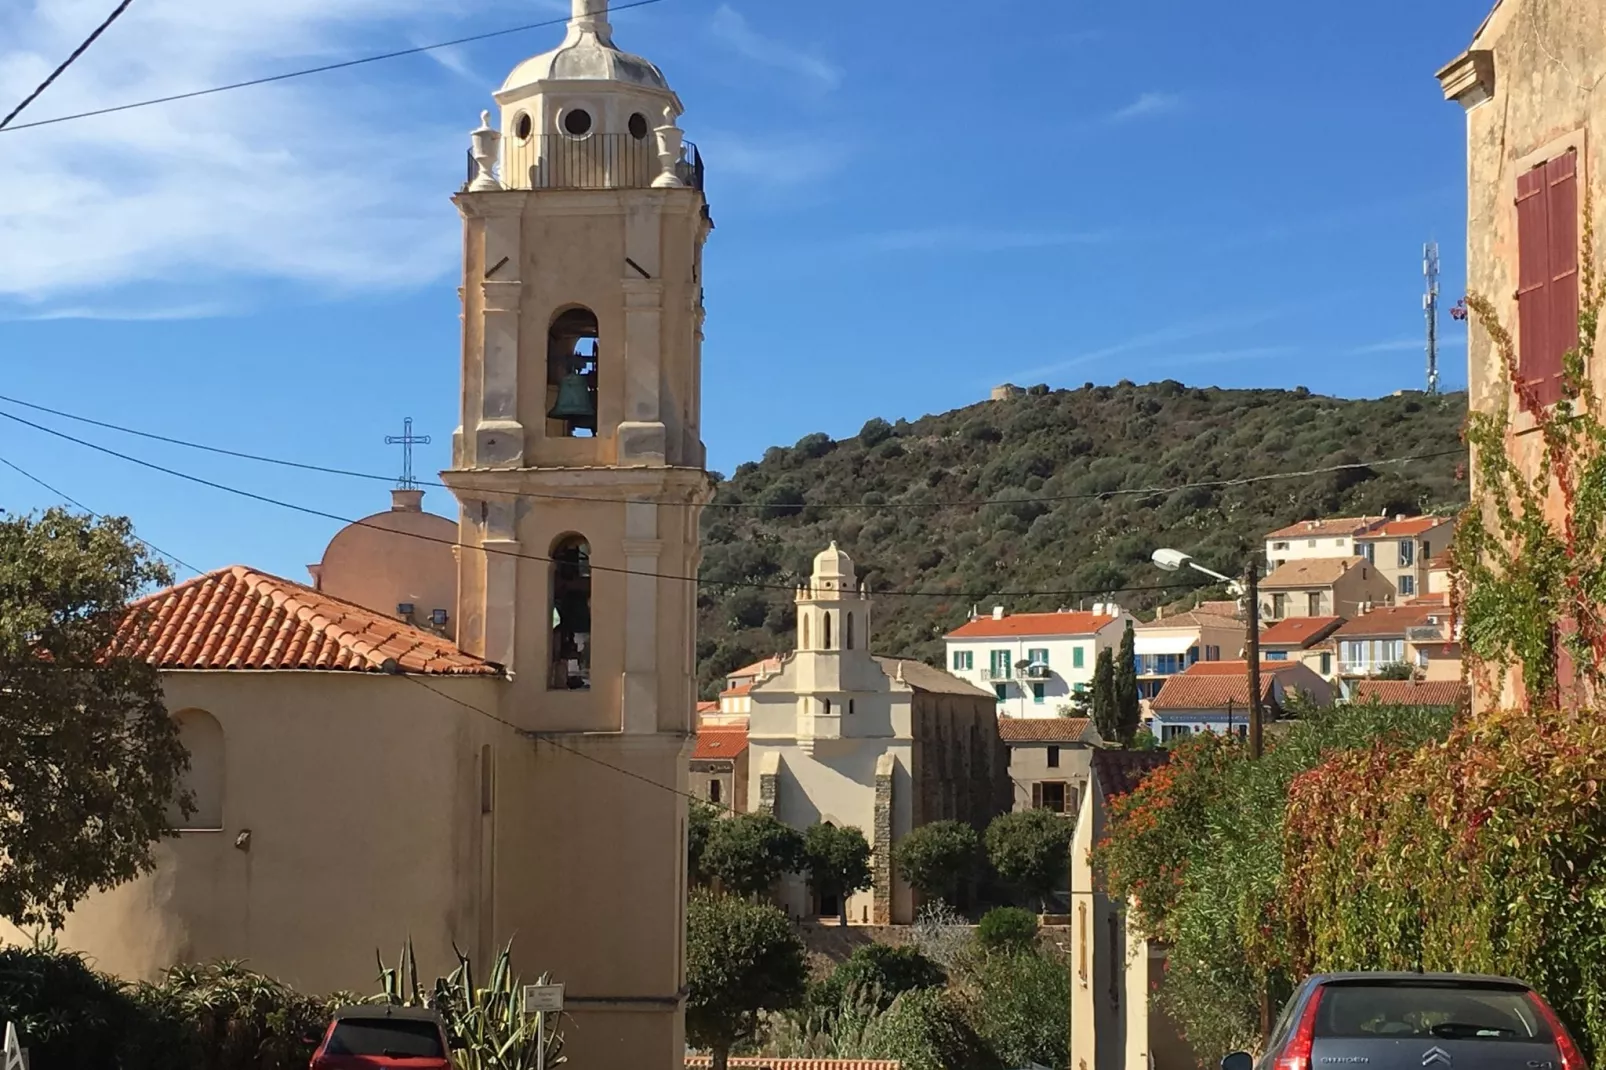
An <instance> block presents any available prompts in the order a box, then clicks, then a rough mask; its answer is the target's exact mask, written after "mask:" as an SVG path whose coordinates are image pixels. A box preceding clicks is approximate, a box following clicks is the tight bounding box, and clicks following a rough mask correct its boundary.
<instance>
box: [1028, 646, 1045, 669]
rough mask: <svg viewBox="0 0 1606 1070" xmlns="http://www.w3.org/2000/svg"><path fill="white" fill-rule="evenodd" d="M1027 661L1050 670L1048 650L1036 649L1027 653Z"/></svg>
mask: <svg viewBox="0 0 1606 1070" xmlns="http://www.w3.org/2000/svg"><path fill="white" fill-rule="evenodd" d="M1026 660H1027V662H1028V663H1030V664H1032V665H1041V666H1042V667H1043V668H1045V669H1046V668H1048V648H1047V647H1034V648H1032V649H1030V650H1028V651H1026Z"/></svg>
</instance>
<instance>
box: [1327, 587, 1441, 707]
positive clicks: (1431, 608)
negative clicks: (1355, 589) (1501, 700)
mask: <svg viewBox="0 0 1606 1070" xmlns="http://www.w3.org/2000/svg"><path fill="white" fill-rule="evenodd" d="M1333 641H1334V642H1335V643H1336V644H1337V645H1338V675H1339V677H1340V679H1341V681H1342V686H1343V687H1344V689H1345V691H1346V692H1347V691H1348V690H1349V687H1350V684H1351V683H1352V682H1353V681H1355V680H1358V679H1365V678H1367V677H1372V676H1376V675H1378V674H1379V673H1381V672H1383V671H1384V670H1386V669H1389V668H1391V667H1393V668H1402V667H1404V668H1408V669H1410V671H1412V672H1414V673H1416V674H1418V675H1420V676H1421V677H1422V678H1423V679H1424V680H1456V681H1459V680H1460V679H1461V646H1460V642H1459V638H1458V636H1457V634H1456V632H1455V630H1454V628H1453V626H1452V623H1451V620H1450V612H1449V610H1448V609H1447V608H1446V607H1445V606H1443V605H1439V604H1435V603H1419V604H1416V605H1409V606H1386V607H1383V608H1381V609H1374V610H1372V611H1371V612H1370V613H1363V614H1361V615H1360V616H1358V617H1355V618H1353V619H1351V620H1347V621H1345V622H1344V623H1343V624H1342V625H1340V626H1339V627H1338V628H1337V629H1336V630H1335V631H1334V632H1333Z"/></svg>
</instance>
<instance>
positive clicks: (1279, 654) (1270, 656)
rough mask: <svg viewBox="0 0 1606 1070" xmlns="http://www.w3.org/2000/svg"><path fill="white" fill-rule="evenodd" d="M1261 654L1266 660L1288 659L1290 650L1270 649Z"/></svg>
mask: <svg viewBox="0 0 1606 1070" xmlns="http://www.w3.org/2000/svg"><path fill="white" fill-rule="evenodd" d="M1260 656H1261V658H1262V659H1264V660H1266V661H1287V660H1288V651H1286V650H1268V651H1266V652H1265V653H1263V654H1261V655H1260Z"/></svg>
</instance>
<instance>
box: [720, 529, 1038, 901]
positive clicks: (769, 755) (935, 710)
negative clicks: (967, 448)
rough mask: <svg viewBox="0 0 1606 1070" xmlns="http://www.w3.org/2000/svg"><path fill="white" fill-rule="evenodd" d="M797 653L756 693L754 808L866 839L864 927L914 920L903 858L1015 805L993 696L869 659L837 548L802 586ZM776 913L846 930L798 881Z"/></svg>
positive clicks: (858, 897)
mask: <svg viewBox="0 0 1606 1070" xmlns="http://www.w3.org/2000/svg"><path fill="white" fill-rule="evenodd" d="M796 601H797V634H796V649H795V650H794V651H793V652H791V653H789V654H786V655H784V656H783V657H782V658H781V662H780V667H779V669H778V670H777V671H776V672H774V673H773V674H770V675H767V676H764V677H763V678H762V679H760V680H758V682H756V683H754V684H752V685H751V688H750V691H749V693H748V697H749V698H750V700H751V703H752V714H751V718H750V720H749V725H748V734H747V741H748V752H749V754H748V763H749V778H748V797H747V809H748V810H749V811H753V812H763V813H770V814H774V815H775V817H776V818H778V819H779V820H781V821H783V822H785V823H786V824H788V825H790V826H792V827H793V828H796V829H799V830H802V829H806V828H808V827H809V826H811V825H813V824H815V823H816V822H828V823H830V824H833V825H837V826H840V827H847V826H852V827H854V828H858V829H860V830H861V831H862V832H863V833H864V837H865V839H866V840H868V841H869V843H870V848H871V851H872V868H873V870H874V883H873V886H872V887H871V888H870V890H869V891H866V892H859V893H856V894H854V895H852V896H850V897H849V898H848V902H847V904H846V913H847V916H848V917H849V919H850V920H851V921H853V922H855V923H874V924H878V925H886V924H906V923H908V922H911V921H913V920H914V917H915V909H916V906H917V902H916V897H915V893H914V890H913V889H911V888H910V887H909V885H908V883H907V882H905V881H903V880H902V879H900V878H899V876H898V874H897V871H896V867H895V866H894V864H893V860H892V849H893V846H894V845H895V844H896V843H897V842H898V841H899V840H901V839H902V838H903V837H904V836H907V835H908V834H909V832H910V831H911V830H912V829H915V828H918V827H920V826H921V825H924V824H927V823H928V822H932V821H943V820H955V821H963V822H965V823H967V824H970V825H973V826H974V827H975V828H976V829H977V830H978V831H980V830H982V829H984V828H985V827H986V826H987V823H988V822H989V821H991V820H992V819H993V817H995V816H996V815H998V814H1000V813H1003V812H1005V811H1007V810H1008V809H1009V806H1010V787H1009V770H1008V763H1009V755H1008V753H1007V751H1006V750H1005V747H1004V743H1003V741H1002V740H1001V739H1000V738H999V731H998V715H997V712H996V710H995V706H996V698H995V696H994V694H993V692H992V691H990V690H985V689H983V688H980V687H977V686H976V685H975V684H972V683H968V682H966V681H964V680H961V679H960V678H959V677H957V676H954V675H952V674H950V673H946V672H944V671H942V670H941V669H934V668H932V667H931V666H930V665H927V664H925V663H924V662H920V661H910V660H905V659H901V658H885V657H877V656H875V655H873V654H872V653H871V652H870V644H871V636H872V632H871V618H870V611H871V605H872V602H871V598H870V595H869V593H868V592H867V591H866V590H865V588H864V587H862V586H861V585H859V583H858V581H857V577H856V575H855V571H854V565H853V560H852V558H850V557H849V556H848V555H847V554H845V553H843V552H842V551H841V550H839V549H837V547H836V544H835V543H832V544H831V546H830V547H829V548H828V549H826V550H824V551H823V552H821V553H820V554H819V555H818V556H817V557H815V559H814V569H813V573H812V575H811V576H810V577H809V580H808V582H807V583H806V584H804V585H803V586H801V587H799V588H798V590H797V595H796ZM778 900H779V902H780V903H781V904H782V905H783V906H784V907H785V908H786V909H787V911H788V912H789V913H791V914H793V915H794V916H798V917H828V918H829V917H836V916H837V915H838V913H839V909H840V907H841V905H840V904H838V903H837V902H836V901H835V900H834V899H830V898H821V897H819V896H816V895H815V894H814V893H813V892H812V891H811V890H810V889H809V887H808V886H807V884H806V883H805V882H804V881H803V879H802V878H801V877H797V876H788V877H787V878H785V879H784V880H783V881H782V883H781V887H780V888H779V890H778Z"/></svg>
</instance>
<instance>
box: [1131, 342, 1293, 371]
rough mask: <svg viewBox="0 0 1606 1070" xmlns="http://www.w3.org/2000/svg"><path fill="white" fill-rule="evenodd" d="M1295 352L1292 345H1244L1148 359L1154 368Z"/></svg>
mask: <svg viewBox="0 0 1606 1070" xmlns="http://www.w3.org/2000/svg"><path fill="white" fill-rule="evenodd" d="M1295 352H1297V351H1296V350H1295V348H1294V347H1293V346H1245V347H1243V348H1241V349H1212V350H1209V351H1207V352H1203V353H1183V354H1179V355H1177V356H1167V357H1160V358H1158V359H1156V360H1152V361H1149V362H1148V363H1149V365H1150V367H1154V368H1191V367H1196V366H1199V365H1211V364H1231V363H1233V362H1235V361H1249V360H1265V359H1267V358H1269V357H1286V356H1289V355H1290V354H1292V353H1295Z"/></svg>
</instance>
